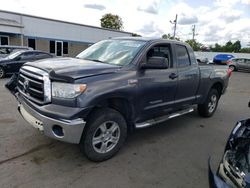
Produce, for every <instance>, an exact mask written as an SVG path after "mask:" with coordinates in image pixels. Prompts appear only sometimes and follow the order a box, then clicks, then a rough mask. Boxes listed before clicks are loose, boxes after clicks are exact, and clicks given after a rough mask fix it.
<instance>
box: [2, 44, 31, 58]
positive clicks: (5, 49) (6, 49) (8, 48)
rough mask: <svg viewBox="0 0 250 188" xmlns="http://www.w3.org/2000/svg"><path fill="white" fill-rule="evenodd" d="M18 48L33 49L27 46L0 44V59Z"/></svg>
mask: <svg viewBox="0 0 250 188" xmlns="http://www.w3.org/2000/svg"><path fill="white" fill-rule="evenodd" d="M19 50H33V48H30V47H27V46H9V45H0V59H1V58H3V57H6V56H8V55H9V54H11V53H13V52H16V51H19Z"/></svg>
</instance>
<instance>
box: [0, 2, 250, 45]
mask: <svg viewBox="0 0 250 188" xmlns="http://www.w3.org/2000/svg"><path fill="white" fill-rule="evenodd" d="M0 4H1V8H0V9H2V10H9V11H15V12H21V13H26V14H32V15H37V16H41V17H48V18H54V19H60V20H66V21H71V22H77V23H82V24H87V25H94V26H100V18H101V17H102V15H104V14H105V13H113V14H118V15H119V16H120V17H121V18H122V20H123V22H124V30H125V31H128V32H134V33H138V34H141V35H142V36H147V37H161V36H162V35H163V34H164V33H170V34H173V25H172V24H171V23H170V22H169V21H170V20H174V19H175V15H176V14H178V25H177V36H178V37H180V38H181V39H182V40H186V39H191V38H192V35H191V28H192V25H194V24H195V25H196V31H197V36H196V37H195V38H196V39H197V40H198V41H199V42H202V43H205V44H214V43H215V42H218V43H221V44H223V43H225V42H226V41H228V40H232V41H235V40H240V41H241V42H242V45H243V46H246V44H247V43H249V42H250V0H199V1H197V0H176V1H175V0H71V1H69V0H0Z"/></svg>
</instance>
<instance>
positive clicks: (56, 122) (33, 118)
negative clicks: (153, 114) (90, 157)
mask: <svg viewBox="0 0 250 188" xmlns="http://www.w3.org/2000/svg"><path fill="white" fill-rule="evenodd" d="M18 111H19V112H20V114H21V115H22V117H23V118H24V119H25V120H26V121H27V122H28V123H29V124H31V125H32V126H33V127H35V128H37V129H39V130H40V131H42V132H43V133H44V134H45V135H46V136H48V137H50V138H53V139H56V140H60V141H64V142H68V143H73V144H78V143H80V140H81V136H82V132H83V129H84V127H85V124H86V122H85V121H84V120H83V119H81V118H77V119H72V120H66V119H54V118H50V117H47V116H44V115H42V114H40V113H38V112H37V111H35V110H33V109H32V108H31V107H30V106H28V105H27V104H26V103H25V102H24V100H20V98H19V105H18Z"/></svg>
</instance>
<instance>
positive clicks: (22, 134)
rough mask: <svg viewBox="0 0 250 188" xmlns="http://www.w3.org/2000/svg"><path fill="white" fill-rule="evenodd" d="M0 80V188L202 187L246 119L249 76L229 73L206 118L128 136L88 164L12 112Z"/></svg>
mask: <svg viewBox="0 0 250 188" xmlns="http://www.w3.org/2000/svg"><path fill="white" fill-rule="evenodd" d="M7 80H8V79H2V80H0V185H1V188H5V187H25V188H27V187H84V188H85V187H88V188H90V187H108V188H112V187H119V188H120V187H124V188H128V187H133V188H134V187H143V188H145V187H171V188H177V187H179V188H183V187H185V188H187V187H190V188H191V187H192V188H195V187H197V188H201V187H208V180H207V159H208V157H209V156H210V155H211V156H212V165H213V167H216V165H218V162H219V160H220V158H221V155H222V153H223V150H224V146H225V142H226V140H227V137H228V135H229V133H230V131H231V129H232V128H233V127H234V125H235V123H236V121H237V120H240V119H245V118H248V117H250V109H249V108H248V107H247V104H248V101H249V100H250V87H249V83H250V73H243V72H241V73H240V72H235V73H233V76H232V77H231V79H230V84H229V87H228V90H227V93H226V94H225V95H224V96H222V98H221V100H220V103H219V106H218V109H217V111H216V113H215V115H214V116H213V117H212V118H209V119H204V118H201V117H199V116H198V115H197V112H194V113H192V114H188V115H185V116H183V117H179V118H176V119H172V120H170V121H167V122H165V123H162V124H160V125H157V126H154V127H150V128H146V129H142V130H137V131H135V132H133V133H132V134H131V135H130V136H129V138H128V140H127V142H126V144H125V146H124V147H123V148H122V150H121V151H120V152H119V153H118V155H116V156H115V157H114V158H112V159H110V160H108V161H106V162H102V163H93V162H90V161H88V160H87V159H86V158H85V157H84V156H83V155H82V154H81V153H80V151H79V148H78V146H77V145H71V144H66V143H61V142H59V141H55V140H51V139H49V138H47V137H45V136H43V135H42V134H41V133H39V132H38V131H37V130H35V129H34V128H33V127H31V126H30V125H29V124H27V123H26V122H25V121H24V120H23V119H22V118H21V117H20V115H19V114H18V112H17V110H16V106H17V102H16V100H15V99H14V97H13V96H11V95H10V94H9V92H8V91H7V90H6V89H5V88H4V87H3V85H4V83H5V82H6V81H7Z"/></svg>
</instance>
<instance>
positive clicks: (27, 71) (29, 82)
mask: <svg viewBox="0 0 250 188" xmlns="http://www.w3.org/2000/svg"><path fill="white" fill-rule="evenodd" d="M17 86H18V91H19V92H20V93H21V94H22V95H24V96H25V97H26V98H28V99H30V100H31V101H33V102H35V103H38V104H45V103H48V102H50V100H51V92H50V88H51V84H50V80H49V77H48V73H46V72H45V71H43V70H41V69H37V68H34V67H30V66H23V67H22V68H21V69H20V72H19V77H18V85H17Z"/></svg>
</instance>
